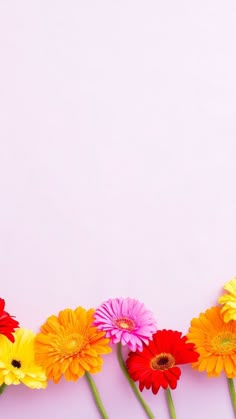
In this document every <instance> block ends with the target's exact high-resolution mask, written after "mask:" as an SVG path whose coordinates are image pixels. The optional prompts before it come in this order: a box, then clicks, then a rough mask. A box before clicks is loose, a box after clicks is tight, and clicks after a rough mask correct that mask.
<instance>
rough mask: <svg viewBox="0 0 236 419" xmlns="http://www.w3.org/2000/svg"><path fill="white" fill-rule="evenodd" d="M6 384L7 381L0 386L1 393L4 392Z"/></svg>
mask: <svg viewBox="0 0 236 419" xmlns="http://www.w3.org/2000/svg"><path fill="white" fill-rule="evenodd" d="M6 386H7V385H6V384H5V383H3V384H2V385H1V386H0V394H2V393H3V392H4V390H5V388H6Z"/></svg>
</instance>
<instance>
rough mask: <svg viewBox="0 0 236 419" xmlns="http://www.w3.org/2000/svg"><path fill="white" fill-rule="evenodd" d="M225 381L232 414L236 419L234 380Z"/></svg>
mask: <svg viewBox="0 0 236 419" xmlns="http://www.w3.org/2000/svg"><path fill="white" fill-rule="evenodd" d="M227 381H228V386H229V393H230V397H231V403H232V406H233V410H234V414H235V417H236V393H235V387H234V380H233V378H227Z"/></svg>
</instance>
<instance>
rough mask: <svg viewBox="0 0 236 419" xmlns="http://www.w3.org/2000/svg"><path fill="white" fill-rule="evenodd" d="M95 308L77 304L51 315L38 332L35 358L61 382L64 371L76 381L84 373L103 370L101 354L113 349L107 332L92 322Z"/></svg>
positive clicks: (69, 378) (69, 379) (54, 378)
mask: <svg viewBox="0 0 236 419" xmlns="http://www.w3.org/2000/svg"><path fill="white" fill-rule="evenodd" d="M93 315H94V310H93V309H90V310H85V309H84V308H83V307H77V308H76V309H75V310H72V309H69V308H67V309H65V310H62V311H60V312H59V314H58V316H55V315H52V316H50V317H49V318H48V319H47V321H46V322H45V323H44V324H43V326H42V327H41V333H39V334H38V335H37V336H36V344H35V348H36V359H37V362H38V363H39V364H40V365H42V366H43V368H45V370H46V374H47V377H48V378H49V379H53V381H54V382H55V383H58V382H59V381H60V379H61V377H62V376H63V375H64V377H65V379H66V380H68V381H76V380H77V379H78V378H80V377H82V376H83V375H84V373H85V372H86V371H87V372H90V373H92V374H94V373H97V372H99V371H100V370H101V368H102V364H103V359H102V357H101V355H104V354H108V353H109V352H111V348H110V346H109V339H107V338H105V333H104V332H101V331H99V330H98V329H97V328H96V327H95V326H93V324H92V323H93Z"/></svg>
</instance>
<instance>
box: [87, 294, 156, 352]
mask: <svg viewBox="0 0 236 419" xmlns="http://www.w3.org/2000/svg"><path fill="white" fill-rule="evenodd" d="M94 318H95V321H94V325H95V326H97V328H98V329H99V330H103V331H104V332H105V333H106V337H108V338H109V339H111V342H112V343H113V344H116V343H119V342H121V344H122V345H127V346H128V347H129V349H130V350H131V351H136V350H137V349H139V350H142V348H143V344H144V343H145V344H148V342H149V340H150V339H152V335H153V333H155V331H156V329H157V328H156V321H155V318H154V316H153V314H152V312H151V311H149V310H147V309H146V308H145V306H144V304H143V303H141V302H139V301H138V300H135V299H132V298H114V299H109V300H108V301H106V302H104V303H103V304H102V305H101V306H100V307H98V308H97V310H96V311H95V315H94Z"/></svg>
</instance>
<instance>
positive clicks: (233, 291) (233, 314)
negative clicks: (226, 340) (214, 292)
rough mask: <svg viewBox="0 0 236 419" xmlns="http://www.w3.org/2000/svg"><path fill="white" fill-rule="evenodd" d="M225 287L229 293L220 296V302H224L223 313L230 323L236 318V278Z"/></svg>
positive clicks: (225, 319) (226, 320)
mask: <svg viewBox="0 0 236 419" xmlns="http://www.w3.org/2000/svg"><path fill="white" fill-rule="evenodd" d="M224 289H225V290H226V291H228V294H224V295H222V296H221V297H220V298H219V304H223V308H222V309H221V313H222V314H223V318H224V321H225V322H226V323H228V322H229V321H230V320H236V278H233V279H231V281H229V282H227V284H225V286H224Z"/></svg>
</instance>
